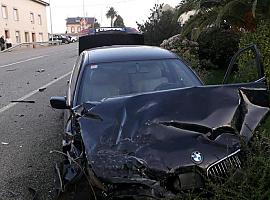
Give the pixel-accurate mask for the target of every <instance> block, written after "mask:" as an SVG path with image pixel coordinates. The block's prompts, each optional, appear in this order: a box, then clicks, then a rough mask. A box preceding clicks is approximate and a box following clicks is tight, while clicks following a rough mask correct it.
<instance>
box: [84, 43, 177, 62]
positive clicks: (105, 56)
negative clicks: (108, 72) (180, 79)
mask: <svg viewBox="0 0 270 200" xmlns="http://www.w3.org/2000/svg"><path fill="white" fill-rule="evenodd" d="M84 53H85V55H86V56H87V57H88V58H87V64H96V63H108V62H121V61H136V60H157V59H173V58H178V57H177V56H176V55H175V54H174V53H172V52H170V51H168V50H165V49H162V48H160V47H153V46H143V45H114V46H106V47H98V48H93V49H89V50H85V51H84Z"/></svg>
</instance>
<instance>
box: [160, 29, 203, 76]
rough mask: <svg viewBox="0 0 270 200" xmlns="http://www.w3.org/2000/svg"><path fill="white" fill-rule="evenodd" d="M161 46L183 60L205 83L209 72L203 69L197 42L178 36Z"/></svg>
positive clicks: (165, 41)
mask: <svg viewBox="0 0 270 200" xmlns="http://www.w3.org/2000/svg"><path fill="white" fill-rule="evenodd" d="M160 46H161V47H163V48H165V49H168V50H170V51H172V52H174V53H176V54H178V55H179V56H180V57H181V58H183V59H184V60H185V61H186V62H187V63H188V64H189V65H190V67H191V68H192V69H193V70H194V71H195V72H196V73H197V74H198V75H199V77H200V78H201V79H202V80H203V81H205V80H206V79H207V77H208V72H207V71H206V70H205V69H203V67H202V65H201V63H200V60H199V56H198V50H199V46H198V43H197V42H193V41H190V40H188V39H187V38H185V37H183V36H181V35H180V34H178V35H175V36H173V37H171V38H169V39H167V40H164V41H163V42H162V44H161V45H160Z"/></svg>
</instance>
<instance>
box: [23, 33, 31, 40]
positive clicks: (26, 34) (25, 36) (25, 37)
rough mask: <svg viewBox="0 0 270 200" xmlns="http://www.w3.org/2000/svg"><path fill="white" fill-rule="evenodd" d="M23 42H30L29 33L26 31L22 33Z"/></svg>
mask: <svg viewBox="0 0 270 200" xmlns="http://www.w3.org/2000/svg"><path fill="white" fill-rule="evenodd" d="M24 41H25V42H30V33H29V32H28V31H24Z"/></svg>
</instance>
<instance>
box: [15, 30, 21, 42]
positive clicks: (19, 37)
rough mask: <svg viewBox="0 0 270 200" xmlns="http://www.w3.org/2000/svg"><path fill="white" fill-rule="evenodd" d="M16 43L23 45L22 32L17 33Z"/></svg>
mask: <svg viewBox="0 0 270 200" xmlns="http://www.w3.org/2000/svg"><path fill="white" fill-rule="evenodd" d="M15 37H16V43H21V36H20V31H16V32H15Z"/></svg>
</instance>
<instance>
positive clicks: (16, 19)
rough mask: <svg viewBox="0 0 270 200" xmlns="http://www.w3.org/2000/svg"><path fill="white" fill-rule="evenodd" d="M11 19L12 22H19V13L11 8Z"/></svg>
mask: <svg viewBox="0 0 270 200" xmlns="http://www.w3.org/2000/svg"><path fill="white" fill-rule="evenodd" d="M13 18H14V21H19V12H18V9H17V8H13Z"/></svg>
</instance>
